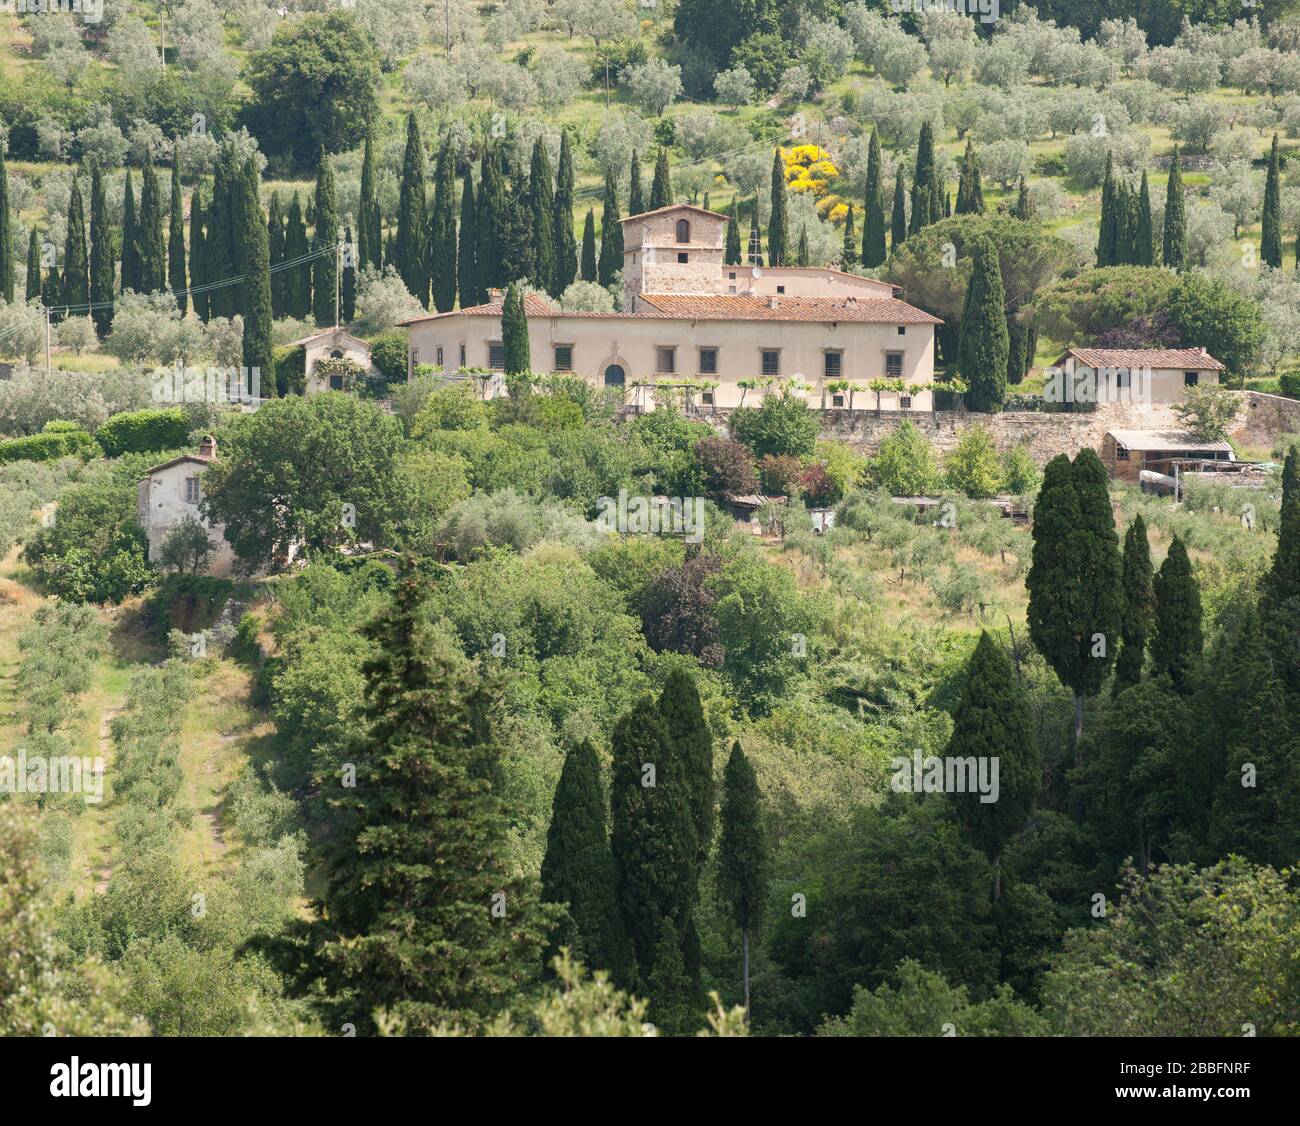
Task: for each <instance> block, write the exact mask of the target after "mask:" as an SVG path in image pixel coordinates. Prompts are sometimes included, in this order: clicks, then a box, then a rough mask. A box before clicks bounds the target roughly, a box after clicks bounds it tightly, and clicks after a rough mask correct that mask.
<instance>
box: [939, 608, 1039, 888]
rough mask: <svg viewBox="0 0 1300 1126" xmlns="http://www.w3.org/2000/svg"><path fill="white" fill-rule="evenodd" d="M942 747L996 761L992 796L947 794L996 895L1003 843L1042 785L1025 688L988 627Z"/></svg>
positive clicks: (963, 755)
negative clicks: (989, 869) (988, 869)
mask: <svg viewBox="0 0 1300 1126" xmlns="http://www.w3.org/2000/svg"><path fill="white" fill-rule="evenodd" d="M944 753H945V754H946V755H947V756H948V757H949V759H950V760H951V759H954V758H955V759H959V760H961V759H971V758H973V759H974V760H975V761H976V762H977V763H978V762H981V761H985V762H987V761H989V760H996V761H997V764H998V792H997V800H996V801H992V802H988V801H983V800H981V799H982V798H983V797H984V795H982V794H980V793H978V792H975V793H972V792H965V793H953V794H949V797H950V799H951V801H952V803H953V807H954V809H955V810H956V813H957V819H958V820H959V821H960V822H961V825H962V827H963V828H964V829H965V830H966V832H967V833H968V834H969V835H970V838H971V842H972V843H973V844H974V845H975V846H976V847H977V848H979V849H980V850H981V851H982V852H983V853H984V855H985V856H987V857H988V858H989V861H990V862H991V863H992V865H993V870H994V873H995V875H994V884H993V897H994V898H995V899H996V898H998V897H999V896H1000V893H1001V867H1000V862H1001V858H1002V852H1003V849H1005V848H1006V846H1007V843H1008V842H1009V841H1010V840H1011V838H1012V837H1014V836H1015V835H1016V834H1017V833H1019V832H1020V830H1021V829H1023V828H1024V827H1025V823H1026V822H1027V821H1028V820H1029V814H1030V812H1031V810H1032V809H1033V805H1034V801H1035V799H1036V798H1037V797H1038V791H1039V790H1040V789H1041V787H1042V777H1043V768H1042V763H1041V762H1040V760H1039V755H1038V739H1037V737H1036V735H1035V733H1034V725H1033V720H1032V719H1031V717H1030V714H1029V705H1028V702H1027V701H1026V699H1025V694H1024V690H1023V689H1022V688H1021V687H1020V684H1019V683H1018V682H1017V680H1016V673H1015V669H1014V668H1013V667H1012V665H1011V658H1010V657H1008V656H1007V654H1006V651H1005V650H1004V649H1003V648H1002V646H1001V645H999V644H998V643H997V642H996V641H994V640H993V638H992V637H991V636H990V635H989V633H988V631H982V632H981V633H980V639H979V641H978V642H977V643H976V645H975V651H974V653H972V654H971V659H970V662H969V663H968V664H967V666H966V679H965V680H964V682H963V683H962V688H961V695H960V697H959V698H958V700H957V709H956V711H955V712H954V713H953V723H952V737H951V738H950V739H949V740H948V747H947V750H946V751H945V752H944Z"/></svg>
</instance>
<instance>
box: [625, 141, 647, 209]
mask: <svg viewBox="0 0 1300 1126" xmlns="http://www.w3.org/2000/svg"><path fill="white" fill-rule="evenodd" d="M645 209H646V206H645V200H644V199H643V198H642V196H641V157H640V155H639V154H638V153H637V151H636V149H633V150H632V172H631V180H630V182H629V184H628V192H627V213H628V215H640V214H641V213H642V212H644V211H645Z"/></svg>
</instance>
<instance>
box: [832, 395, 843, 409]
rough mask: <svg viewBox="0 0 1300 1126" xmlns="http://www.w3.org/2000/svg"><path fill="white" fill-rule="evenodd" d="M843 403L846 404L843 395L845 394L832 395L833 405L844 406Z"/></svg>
mask: <svg viewBox="0 0 1300 1126" xmlns="http://www.w3.org/2000/svg"><path fill="white" fill-rule="evenodd" d="M843 405H844V396H843V395H832V396H831V406H833V407H842V406H843Z"/></svg>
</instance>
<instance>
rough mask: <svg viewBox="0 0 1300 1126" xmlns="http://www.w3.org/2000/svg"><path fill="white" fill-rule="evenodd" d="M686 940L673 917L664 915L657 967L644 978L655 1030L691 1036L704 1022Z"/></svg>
mask: <svg viewBox="0 0 1300 1126" xmlns="http://www.w3.org/2000/svg"><path fill="white" fill-rule="evenodd" d="M683 941H684V939H683V936H682V935H681V934H680V932H679V931H678V929H677V925H676V924H675V923H674V922H673V920H672V919H670V918H669V919H664V921H663V925H662V926H661V927H660V928H659V941H658V942H657V943H656V944H655V955H654V969H653V970H652V971H651V972H650V975H649V976H648V978H647V979H646V982H645V992H646V993H647V994H648V996H649V1000H650V1019H651V1020H652V1021H653V1022H654V1026H655V1030H656V1032H661V1033H663V1034H664V1035H667V1036H690V1035H692V1034H693V1033H695V1032H698V1031H699V1029H700V1025H701V1024H702V1023H703V1018H702V1009H703V1006H702V1005H700V1004H699V1003H698V1002H697V995H698V993H699V990H698V988H697V987H696V985H695V983H694V982H693V980H692V976H691V973H690V971H689V970H688V968H687V965H686V959H685V958H684V957H683V956H682V946H683Z"/></svg>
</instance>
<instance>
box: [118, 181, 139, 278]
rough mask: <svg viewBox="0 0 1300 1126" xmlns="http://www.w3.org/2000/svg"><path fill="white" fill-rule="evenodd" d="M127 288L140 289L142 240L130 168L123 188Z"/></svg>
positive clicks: (123, 241)
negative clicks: (137, 223) (137, 224)
mask: <svg viewBox="0 0 1300 1126" xmlns="http://www.w3.org/2000/svg"><path fill="white" fill-rule="evenodd" d="M127 290H131V291H132V292H139V291H140V242H139V236H138V235H137V234H136V222H135V187H134V186H133V185H132V183H131V169H129V168H128V169H127V170H126V186H125V187H124V188H123V189H122V292H123V293H125V292H126V291H127Z"/></svg>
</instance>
